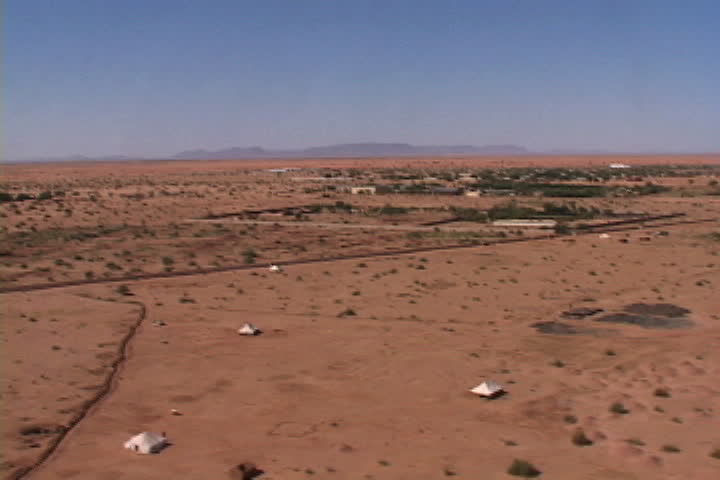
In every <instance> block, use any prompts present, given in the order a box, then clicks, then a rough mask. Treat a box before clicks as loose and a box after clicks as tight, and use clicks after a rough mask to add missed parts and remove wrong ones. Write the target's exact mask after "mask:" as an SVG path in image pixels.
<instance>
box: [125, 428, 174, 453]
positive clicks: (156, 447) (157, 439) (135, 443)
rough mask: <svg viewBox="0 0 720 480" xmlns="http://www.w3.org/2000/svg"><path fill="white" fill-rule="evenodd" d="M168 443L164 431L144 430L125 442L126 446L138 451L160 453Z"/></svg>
mask: <svg viewBox="0 0 720 480" xmlns="http://www.w3.org/2000/svg"><path fill="white" fill-rule="evenodd" d="M167 444H168V440H167V437H165V434H164V433H162V434H160V433H152V432H143V433H139V434H137V435H135V436H134V437H132V438H131V439H130V440H128V441H127V442H125V448H127V449H128V450H132V451H133V452H137V453H158V452H159V451H160V450H162V449H163V448H164V447H165V446H166V445H167Z"/></svg>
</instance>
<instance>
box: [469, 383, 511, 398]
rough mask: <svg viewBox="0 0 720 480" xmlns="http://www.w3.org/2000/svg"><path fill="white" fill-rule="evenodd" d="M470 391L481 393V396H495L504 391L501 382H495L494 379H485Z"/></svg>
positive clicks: (476, 393)
mask: <svg viewBox="0 0 720 480" xmlns="http://www.w3.org/2000/svg"><path fill="white" fill-rule="evenodd" d="M470 391H471V392H472V393H474V394H475V395H479V396H481V397H495V396H497V395H500V394H501V393H503V392H504V390H503V387H502V386H501V385H500V384H499V383H497V382H493V381H492V380H487V381H484V382H482V383H481V384H480V385H478V386H477V387H475V388H473V389H472V390H470Z"/></svg>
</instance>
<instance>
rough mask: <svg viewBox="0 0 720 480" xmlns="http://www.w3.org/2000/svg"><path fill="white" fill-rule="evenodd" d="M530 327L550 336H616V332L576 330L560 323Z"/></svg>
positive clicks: (545, 323) (571, 326) (539, 323)
mask: <svg viewBox="0 0 720 480" xmlns="http://www.w3.org/2000/svg"><path fill="white" fill-rule="evenodd" d="M530 326H531V327H533V328H534V329H535V330H537V331H538V333H547V334H550V335H594V336H596V337H599V336H603V337H608V336H613V335H616V334H617V331H615V330H611V329H599V328H578V327H576V326H574V325H569V324H567V323H562V322H537V323H533V324H532V325H530Z"/></svg>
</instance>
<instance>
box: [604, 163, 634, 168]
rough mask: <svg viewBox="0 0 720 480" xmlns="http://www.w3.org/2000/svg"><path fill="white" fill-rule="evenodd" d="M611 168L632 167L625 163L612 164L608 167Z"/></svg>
mask: <svg viewBox="0 0 720 480" xmlns="http://www.w3.org/2000/svg"><path fill="white" fill-rule="evenodd" d="M608 167H610V168H630V165H626V164H624V163H611V164H610V165H608Z"/></svg>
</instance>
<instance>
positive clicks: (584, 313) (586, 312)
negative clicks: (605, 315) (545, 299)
mask: <svg viewBox="0 0 720 480" xmlns="http://www.w3.org/2000/svg"><path fill="white" fill-rule="evenodd" d="M602 311H603V309H602V308H589V307H579V308H572V309H570V310H567V311H565V312H563V313H562V317H563V318H574V319H581V318H585V317H590V316H592V315H595V314H597V313H600V312H602Z"/></svg>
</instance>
